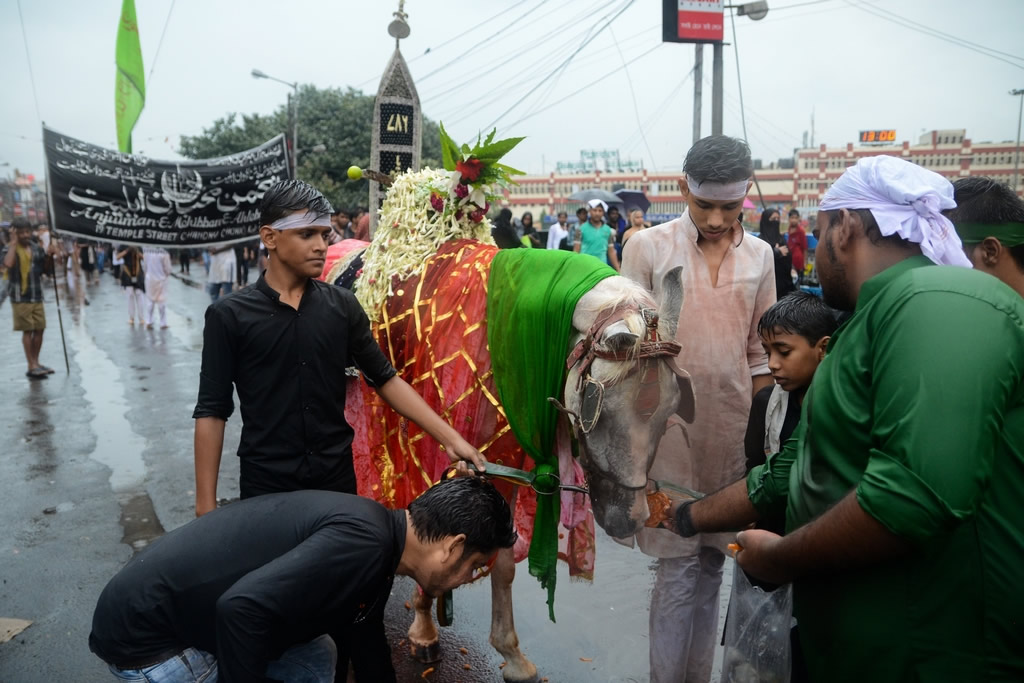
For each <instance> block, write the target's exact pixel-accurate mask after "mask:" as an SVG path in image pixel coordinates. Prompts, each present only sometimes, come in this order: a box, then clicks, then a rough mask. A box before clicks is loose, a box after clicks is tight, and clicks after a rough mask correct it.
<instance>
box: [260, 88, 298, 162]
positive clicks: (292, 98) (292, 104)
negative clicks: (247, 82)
mask: <svg viewBox="0 0 1024 683" xmlns="http://www.w3.org/2000/svg"><path fill="white" fill-rule="evenodd" d="M252 77H253V78H266V79H267V80H270V81H277V82H278V83H282V84H284V85H287V86H288V87H289V88H291V89H292V93H291V94H290V95H289V97H288V100H289V102H288V104H289V107H288V108H289V109H290V110H291V111H292V126H291V128H292V153H291V157H292V158H291V162H292V175H293V176H295V175H297V174H298V169H299V166H298V160H299V83H298V81H296V82H294V83H291V82H289V81H283V80H281V79H280V78H274V77H273V76H271V75H269V74H265V73H263V72H262V71H260V70H259V69H253V70H252Z"/></svg>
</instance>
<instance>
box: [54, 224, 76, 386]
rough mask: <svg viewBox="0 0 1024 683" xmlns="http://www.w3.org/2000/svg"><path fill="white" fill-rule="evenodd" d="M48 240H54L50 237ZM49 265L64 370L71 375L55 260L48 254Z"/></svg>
mask: <svg viewBox="0 0 1024 683" xmlns="http://www.w3.org/2000/svg"><path fill="white" fill-rule="evenodd" d="M50 239H56V238H55V237H51V238H50ZM50 263H51V264H52V265H53V298H54V299H55V300H56V301H57V323H58V324H59V325H60V344H61V346H63V347H64V369H65V370H67V373H68V374H69V375H70V374H71V364H70V363H69V362H68V343H67V341H66V340H65V339H64V317H63V316H62V315H61V313H60V292H58V291H57V259H56V257H55V256H54V255H53V254H50Z"/></svg>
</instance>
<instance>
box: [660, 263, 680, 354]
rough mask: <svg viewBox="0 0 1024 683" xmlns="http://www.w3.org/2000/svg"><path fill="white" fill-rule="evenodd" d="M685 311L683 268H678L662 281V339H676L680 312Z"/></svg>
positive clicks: (669, 272) (666, 274)
mask: <svg viewBox="0 0 1024 683" xmlns="http://www.w3.org/2000/svg"><path fill="white" fill-rule="evenodd" d="M682 310H683V267H682V266H676V267H675V268H673V269H672V270H670V271H668V272H667V273H665V277H664V278H662V280H661V301H659V302H658V318H659V320H660V325H659V327H660V328H661V329H659V330H658V333H659V335H660V336H661V338H662V339H675V337H676V328H677V327H678V326H679V312H680V311H682Z"/></svg>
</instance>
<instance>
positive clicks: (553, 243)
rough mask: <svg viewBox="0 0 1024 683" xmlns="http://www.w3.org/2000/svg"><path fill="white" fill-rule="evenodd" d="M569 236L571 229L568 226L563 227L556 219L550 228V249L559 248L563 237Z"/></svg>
mask: <svg viewBox="0 0 1024 683" xmlns="http://www.w3.org/2000/svg"><path fill="white" fill-rule="evenodd" d="M568 236H569V230H568V229H567V228H563V227H562V224H561V223H559V222H558V221H555V222H554V223H552V224H551V227H550V228H548V249H558V246H559V244H561V242H562V239H563V238H564V237H568Z"/></svg>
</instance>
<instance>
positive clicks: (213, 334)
mask: <svg viewBox="0 0 1024 683" xmlns="http://www.w3.org/2000/svg"><path fill="white" fill-rule="evenodd" d="M332 213H333V210H332V209H331V205H330V203H329V202H328V201H327V200H326V199H325V198H324V196H323V195H322V194H320V193H319V192H318V191H316V190H315V189H314V188H313V187H311V186H309V185H307V184H306V183H304V182H302V181H298V180H288V181H285V182H281V183H278V184H277V185H274V186H273V187H271V188H270V189H269V190H267V192H266V194H265V195H264V196H263V200H262V203H261V205H260V223H261V227H260V239H261V240H262V242H263V244H264V245H266V247H267V250H268V252H269V253H270V259H269V262H268V266H267V269H266V271H264V272H263V273H262V274H261V275H260V277H259V279H258V280H257V281H256V283H255V284H254V285H251V286H249V287H245V288H243V289H241V290H239V291H238V292H235V293H234V294H232V295H231V296H228V297H224V298H223V299H222V300H220V301H217V302H216V303H214V304H213V305H211V306H210V307H209V308H208V309H207V310H206V326H205V328H204V329H203V363H202V369H201V371H200V375H199V398H198V401H197V402H196V408H195V411H194V412H193V413H192V417H193V418H194V419H195V421H196V427H195V468H196V516H197V517H198V516H200V515H203V514H205V513H207V512H210V511H211V510H213V509H214V507H216V500H217V478H218V474H219V470H220V460H221V450H222V449H223V445H224V425H225V422H226V421H227V419H228V417H230V415H231V413H232V412H233V411H234V401H233V399H232V389H235V390H237V392H238V399H239V404H240V412H241V414H242V436H241V441H240V443H239V445H238V457H239V459H240V460H241V477H240V480H239V488H240V489H241V497H242V498H250V497H252V496H258V495H262V494H265V493H278V492H284V491H297V490H301V489H322V490H327V491H339V492H341V493H356V478H355V471H354V468H353V465H352V438H353V435H354V432H353V430H352V427H351V426H350V425H349V424H348V422H347V421H346V420H345V381H346V377H345V368H347V367H349V366H351V365H353V364H354V365H356V366H357V367H359V369H360V370H362V372H363V376H364V377H365V378H366V381H367V382H369V383H370V384H371V385H372V386H373V387H374V388H375V389H376V390H377V392H378V393H379V394H380V395H381V397H382V398H383V399H384V400H385V401H386V402H387V403H388V404H389V405H390V406H391V407H392V408H394V409H395V410H396V411H397V412H398V413H400V414H401V415H403V416H405V417H406V418H408V419H410V420H412V421H413V422H415V423H416V424H417V425H419V426H420V427H421V428H423V430H424V431H425V432H427V433H428V434H430V436H431V437H433V438H434V439H436V440H437V441H439V442H440V443H441V445H442V446H444V448H445V450H446V452H447V453H448V457H449V458H450V459H451V460H452V463H453V464H454V463H458V462H460V461H461V460H468V461H471V462H473V463H474V464H475V465H476V466H477V467H478V468H480V469H484V468H485V467H486V461H485V460H484V458H483V456H482V455H481V454H480V453H479V451H477V450H476V449H475V448H473V447H472V446H471V445H470V444H469V443H468V442H467V441H466V440H465V439H463V438H462V437H461V436H460V435H459V433H458V432H457V431H455V429H454V428H452V426H451V425H449V424H448V423H447V422H445V421H444V420H443V419H441V418H440V417H439V416H438V415H437V414H436V413H434V412H433V411H432V410H431V409H430V407H429V406H428V405H427V404H426V402H425V401H424V400H423V399H422V398H421V397H420V395H419V394H417V393H416V391H415V390H414V389H412V387H410V386H409V385H408V384H407V383H406V382H405V381H404V380H403V379H402V378H401V377H398V376H396V375H395V369H394V368H393V367H391V363H390V362H389V361H388V359H387V357H386V356H385V355H384V354H383V352H382V351H381V350H380V347H379V346H378V345H377V342H376V341H375V340H374V338H373V335H372V333H371V332H370V323H369V320H368V319H367V317H366V314H365V313H364V312H363V309H362V308H361V307H360V305H359V303H358V302H357V301H356V298H355V295H353V294H352V292H350V291H348V290H346V289H342V288H340V287H335V286H333V285H330V284H327V283H324V282H319V281H318V280H317V279H316V277H317V276H319V275H320V273H321V271H322V269H323V267H324V260H325V257H326V254H327V236H328V235H329V234H330V232H331V214H332ZM459 467H460V468H461V469H462V471H463V472H465V471H466V468H465V464H464V463H462V464H460V465H459Z"/></svg>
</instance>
